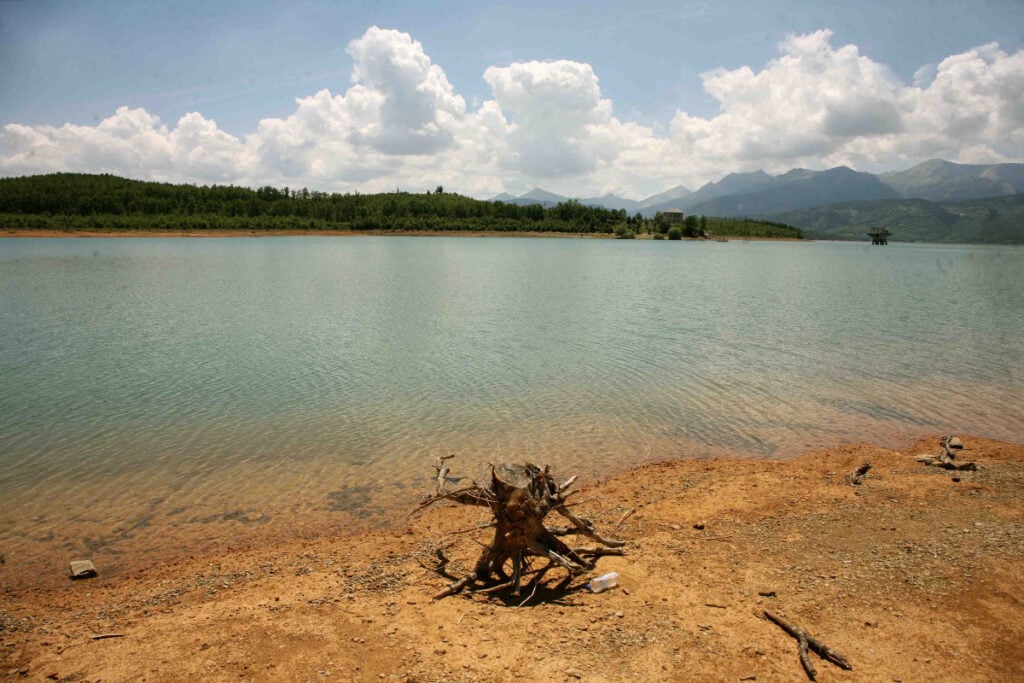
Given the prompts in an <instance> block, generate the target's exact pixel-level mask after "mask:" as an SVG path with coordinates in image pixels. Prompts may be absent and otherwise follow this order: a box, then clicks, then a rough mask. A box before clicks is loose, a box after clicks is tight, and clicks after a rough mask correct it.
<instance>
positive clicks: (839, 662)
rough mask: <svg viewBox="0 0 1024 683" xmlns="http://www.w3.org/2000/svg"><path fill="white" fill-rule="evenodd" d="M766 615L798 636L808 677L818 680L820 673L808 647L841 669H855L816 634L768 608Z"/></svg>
mask: <svg viewBox="0 0 1024 683" xmlns="http://www.w3.org/2000/svg"><path fill="white" fill-rule="evenodd" d="M764 615H765V616H766V617H768V619H770V620H772V621H773V622H775V623H776V624H778V625H779V626H780V627H781V628H782V630H783V631H785V632H786V633H788V634H789V635H791V636H793V637H794V638H796V642H797V644H798V646H799V648H800V664H802V665H803V667H804V671H806V672H807V678H809V679H811V680H812V681H815V680H817V678H816V676H817V675H818V672H817V671H815V669H814V665H813V664H811V657H810V655H809V654H808V653H807V649H808V648H810V649H811V650H814V651H815V652H816V653H818V656H819V657H821V658H822V659H827V660H828V661H830V662H832V663H833V664H835V665H836V666H838V667H839V668H840V669H846V670H847V671H853V666H852V665H851V664H850V662H849V661H847V659H846V657H844V656H843V655H841V654H839V653H838V652H836V651H835V650H833V649H832V648H830V647H829V646H827V645H825V643H823V642H821V641H820V640H818V639H817V638H815V637H814V636H812V635H810V634H808V633H807V632H806V631H804V630H803V629H802V628H800V627H799V626H797V625H796V624H791V623H790V622H788V621H786V620H785V619H783V618H782V617H780V616H777V615H775V614H772V613H771V612H769V611H768V610H765V611H764Z"/></svg>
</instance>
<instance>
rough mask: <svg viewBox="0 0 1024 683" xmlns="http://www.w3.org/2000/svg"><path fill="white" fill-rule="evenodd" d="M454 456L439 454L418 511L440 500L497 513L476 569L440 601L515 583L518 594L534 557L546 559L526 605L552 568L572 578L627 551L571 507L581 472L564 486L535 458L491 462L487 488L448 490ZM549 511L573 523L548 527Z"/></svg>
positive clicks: (618, 541)
mask: <svg viewBox="0 0 1024 683" xmlns="http://www.w3.org/2000/svg"><path fill="white" fill-rule="evenodd" d="M451 457H452V456H450V455H448V456H443V457H440V458H438V459H437V462H436V463H435V465H434V469H435V470H436V471H437V476H436V477H435V488H436V490H435V492H434V495H432V496H430V497H428V498H427V500H426V501H424V502H423V504H421V505H420V506H419V507H417V508H416V510H414V511H413V512H417V511H419V510H422V509H423V508H425V507H427V506H428V505H431V504H433V503H436V502H438V501H440V500H451V501H454V502H456V503H461V504H463V505H478V506H482V507H487V508H489V509H490V510H491V512H492V513H493V514H494V521H493V526H494V537H493V539H492V541H491V543H490V545H486V546H484V551H483V553H482V554H481V555H480V558H479V559H478V560H477V562H476V565H475V567H474V569H473V571H472V572H471V573H470V574H469V575H468V576H466V577H464V578H462V579H459V580H458V581H455V582H454V583H452V584H451V585H450V586H448V587H447V588H446V589H444V590H443V591H441V592H440V593H438V594H437V595H435V596H434V599H435V600H439V599H441V598H444V597H447V596H449V595H454V594H456V593H459V592H461V591H463V590H466V589H469V590H470V592H474V593H490V592H497V591H500V590H503V589H505V588H511V589H512V594H513V595H515V596H519V595H520V590H521V588H522V581H523V577H524V575H526V574H528V573H530V572H531V571H532V570H531V566H530V565H531V560H532V559H533V558H543V559H544V560H547V565H546V566H545V567H544V568H543V569H540V570H539V571H537V574H536V576H534V578H533V580H532V581H531V582H530V584H529V585H528V586H527V588H528V589H530V595H529V596H528V597H527V599H526V600H524V601H523V603H520V604H525V602H527V601H528V600H529V599H530V597H532V596H533V595H534V594H535V592H536V590H537V585H538V584H539V582H540V579H541V578H542V577H543V575H544V574H545V573H546V572H547V571H548V570H549V569H552V568H554V567H560V568H562V569H565V570H566V572H568V573H569V577H570V578H571V577H573V576H576V575H578V574H580V573H582V572H584V571H586V570H588V569H592V568H593V567H594V560H593V558H595V557H600V556H602V555H621V554H623V551H622V546H624V545H625V541H621V540H617V539H614V538H608V537H605V536H604V535H602V534H600V533H599V532H598V531H597V528H596V527H595V526H594V523H593V522H591V521H590V520H588V519H585V518H583V517H579V516H577V515H576V514H575V513H573V512H572V511H571V510H569V508H568V506H567V504H566V498H568V496H569V495H570V493H569V492H568V489H569V487H571V486H572V484H573V483H574V482H575V481H576V477H571V478H570V479H568V480H567V481H565V482H563V483H562V484H560V485H559V484H556V483H555V481H554V479H553V478H552V477H551V475H550V472H549V468H547V467H545V468H544V469H543V470H542V469H541V468H539V467H537V466H536V465H532V464H530V463H526V464H524V465H515V464H500V465H494V466H492V467H491V483H490V486H488V487H482V486H480V485H478V484H477V483H475V482H473V485H472V486H469V487H465V488H461V489H457V490H455V491H448V483H449V482H450V481H457V480H453V478H451V477H449V473H450V470H449V468H448V466H447V464H446V462H447V461H448V460H449V459H450V458H451ZM549 512H556V513H558V514H559V515H561V516H562V517H564V518H565V519H567V520H568V521H569V522H570V523H571V524H572V526H571V527H569V528H568V529H564V530H549V529H547V528H546V527H545V526H544V518H545V517H546V516H547V514H548V513H549ZM483 528H486V527H483ZM569 534H573V535H577V536H585V537H587V538H589V539H591V540H593V541H596V542H597V543H598V544H600V546H603V547H597V546H595V547H585V548H583V547H580V548H573V547H570V546H569V545H567V544H566V543H565V542H564V541H562V540H561V539H560V538H559V536H565V535H569ZM509 571H510V572H511V575H510V574H509ZM477 584H479V585H477Z"/></svg>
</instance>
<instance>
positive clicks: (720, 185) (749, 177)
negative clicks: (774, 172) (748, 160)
mask: <svg viewBox="0 0 1024 683" xmlns="http://www.w3.org/2000/svg"><path fill="white" fill-rule="evenodd" d="M771 181H772V177H771V176H770V175H768V174H767V173H765V172H764V171H752V172H750V173H730V174H729V175H727V176H725V177H724V178H722V179H721V180H719V181H718V182H716V183H706V184H705V185H704V186H703V187H701V188H700V189H699V190H697V191H696V192H691V193H690V194H688V195H685V196H683V197H678V198H673V199H669V200H668V201H662V202H657V203H652V204H647V205H646V206H645V207H644V215H648V216H653V215H654V214H655V213H657V212H658V211H665V210H666V209H681V210H682V211H685V212H687V213H693V212H692V211H691V209H692V208H693V207H694V206H696V205H697V204H701V203H703V202H707V201H710V200H712V199H715V198H717V197H722V196H725V195H734V194H743V193H747V192H751V191H754V190H757V189H759V188H762V187H764V186H765V185H767V184H769V183H770V182H771Z"/></svg>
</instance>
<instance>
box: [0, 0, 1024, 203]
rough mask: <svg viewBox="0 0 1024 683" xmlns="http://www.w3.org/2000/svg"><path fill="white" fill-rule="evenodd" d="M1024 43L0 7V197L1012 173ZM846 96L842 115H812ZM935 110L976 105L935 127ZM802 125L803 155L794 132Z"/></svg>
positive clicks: (540, 18) (560, 19)
mask: <svg viewBox="0 0 1024 683" xmlns="http://www.w3.org/2000/svg"><path fill="white" fill-rule="evenodd" d="M371 27H379V29H382V30H384V31H386V32H385V33H380V34H373V35H372V36H371V35H370V34H369V33H368V32H369V31H370V30H371ZM1022 27H1024V3H1022V2H1020V0H991V1H979V2H971V3H963V2H948V1H946V0H937V1H925V0H920V1H908V2H898V3H883V2H875V1H863V2H858V3H832V2H807V1H796V0H791V1H784V2H753V1H749V0H748V1H746V2H730V3H711V2H647V1H644V0H640V1H637V2H630V3H621V2H599V1H590V2H519V3H515V4H514V5H512V4H497V3H487V2H475V3H474V2H434V3H419V2H417V3H411V2H345V3H325V2H294V3H269V2H245V3H222V2H205V3H198V2H135V3H116V2H45V1H44V2H40V1H38V0H36V1H32V2H19V1H11V0H7V1H0V66H2V68H0V93H2V96H0V126H2V127H3V128H2V129H0V174H3V175H18V174H21V173H26V172H45V171H49V170H79V171H107V172H118V173H120V174H122V175H129V176H132V177H139V176H145V177H151V178H154V179H167V180H184V181H189V182H236V183H240V184H262V183H263V182H264V181H265V182H271V183H274V184H278V183H285V182H288V183H291V184H293V185H294V184H297V183H298V184H305V185H308V186H309V187H316V188H318V189H328V190H350V189H361V190H369V191H372V190H375V189H381V188H390V187H394V186H395V185H396V184H397V185H401V186H403V187H406V186H409V187H410V189H419V188H415V187H412V186H413V185H415V182H416V180H417V179H420V181H421V182H424V183H425V186H430V184H431V183H434V184H436V182H435V180H434V178H435V177H436V178H437V182H445V183H446V184H447V185H449V186H453V187H455V188H456V189H462V191H464V192H465V193H467V194H474V195H477V196H486V195H488V193H492V192H497V191H502V190H509V191H513V192H521V191H524V190H526V189H529V188H530V187H533V186H534V185H542V186H544V187H548V188H550V189H553V190H555V191H560V192H563V193H567V194H574V195H586V194H588V193H594V194H599V193H602V192H604V191H616V192H618V193H620V194H626V195H631V196H641V195H645V194H649V193H653V192H657V191H660V190H663V189H665V188H667V187H670V186H672V185H676V184H680V183H685V184H687V185H690V186H696V185H699V184H700V183H702V182H706V181H707V180H717V179H718V178H719V177H721V176H722V175H725V174H726V173H729V172H732V171H742V170H752V169H754V168H765V169H766V170H768V171H769V172H778V171H780V170H785V168H789V167H792V166H797V165H805V166H811V167H826V166H829V165H835V164H836V163H846V164H848V165H851V166H854V167H856V168H860V169H862V170H869V171H878V170H885V169H888V168H897V167H906V166H909V165H911V164H912V163H915V162H916V161H920V160H924V159H925V158H929V157H932V156H939V157H942V158H949V159H951V160H954V161H1021V160H1022V158H1021V153H1022V148H1024V137H1022V133H1021V125H1020V122H1019V119H1018V117H1015V116H1014V114H1013V112H1012V111H1003V110H1004V109H1007V108H1008V107H1009V108H1012V106H1013V103H1014V101H1015V97H1016V106H1017V108H1018V109H1020V108H1021V100H1020V96H1021V95H1022V92H1021V91H1022V90H1024V79H1022V78H1021V75H1020V73H1019V70H1020V69H1021V64H1020V62H1022V61H1024V57H1022V55H1021V49H1022V41H1024V28H1022ZM800 37H806V40H804V41H803V42H801V41H800ZM359 41H363V42H359ZM353 44H358V45H362V46H363V48H365V49H363V48H360V50H361V51H360V52H359V54H360V55H362V57H361V59H362V60H363V61H362V62H360V63H362V64H364V65H371V66H368V67H367V68H365V69H363V70H362V71H359V67H358V64H357V58H356V57H355V56H354V55H353V52H352V49H353V48H352V45H353ZM845 48H851V49H852V52H851V50H850V49H846V51H845V52H844V49H845ZM979 48H983V49H981V50H980V51H979ZM972 51H974V52H972ZM972 54H973V55H974V56H975V59H974V60H973V63H972V60H971V55H972ZM958 56H959V57H958ZM950 58H959V59H960V61H961V62H963V63H964V64H966V66H962V67H961V66H958V63H957V60H956V59H953V60H952V61H950ZM403 60H404V61H403ZM409 60H412V62H414V64H413V63H411V62H410V61H409ZM943 63H946V64H947V67H948V68H946V69H945V70H943V69H941V68H940V65H942V64H943ZM972 64H973V65H972ZM744 68H746V70H744ZM489 69H491V71H488V70H489ZM815 69H817V70H815ZM356 71H359V74H361V76H360V75H359V74H357V75H356V79H355V80H353V75H354V73H355V72H356ZM438 72H440V76H439V77H438ZM488 73H490V74H491V75H490V77H487V76H486V74H488ZM936 73H942V74H945V75H948V76H949V79H948V80H949V82H948V83H945V81H943V80H942V79H939V81H940V82H939V83H938V84H937V86H936V88H935V89H933V90H934V92H931V91H930V90H929V87H930V85H931V80H930V79H932V78H934V75H935V74H936ZM709 74H711V76H710V77H709ZM417 79H419V80H417ZM818 79H820V80H818ZM846 79H849V83H850V85H849V86H848V87H847V88H846V89H847V90H849V91H851V92H852V93H853V94H852V95H851V96H850V98H849V100H848V101H844V99H843V98H844V95H843V93H842V92H838V93H831V94H829V95H828V96H827V97H818V96H816V95H815V94H814V92H812V91H814V90H817V91H818V92H822V91H824V90H827V89H828V86H829V85H830V84H832V85H834V84H836V83H837V81H844V80H846ZM965 79H966V80H965ZM979 84H980V85H981V87H985V88H988V91H985V92H980V91H979V90H978V88H979ZM354 86H357V92H351V91H350V89H352V88H353V87H354ZM939 86H942V87H943V88H945V90H944V91H941V92H940V91H939V89H938V87H939ZM403 88H404V89H405V90H403ZM531 89H532V90H531ZM323 91H326V93H327V96H325V97H321V98H320V99H319V100H318V101H317V102H310V103H308V104H307V105H306V106H305V107H303V106H301V105H297V102H296V100H297V99H299V98H306V99H308V98H312V97H313V96H314V95H316V94H317V93H321V92H323ZM364 91H366V92H364ZM424 91H426V92H427V94H426V95H424V94H423V93H424ZM805 91H806V92H805ZM953 91H959V92H961V93H962V92H964V91H968V92H971V93H973V94H975V95H977V97H973V98H972V99H971V101H969V102H965V101H959V102H957V103H956V107H955V109H956V111H954V110H950V111H943V110H941V104H940V103H941V101H942V100H943V99H944V98H946V99H948V97H946V96H947V95H948V94H949V92H953ZM403 93H404V94H403ZM929 94H930V96H929ZM349 95H352V96H353V97H349ZM356 96H358V97H356ZM331 98H334V99H331ZM367 98H369V99H367ZM488 103H492V104H488ZM297 107H298V108H297ZM366 107H370V109H373V110H374V111H373V112H368V111H367V110H366ZM780 107H783V108H785V107H792V109H793V110H794V111H793V113H792V114H791V115H790V117H789V118H788V119H786V118H783V119H780V120H774V119H773V118H772V117H777V116H778V115H779V114H778V109H779V108H780ZM403 108H404V109H403ZM760 108H763V113H762V112H761V109H760ZM119 111H120V112H129V113H121V114H118V112H119ZM965 111H966V114H965ZM192 114H198V115H199V116H198V117H195V116H193V117H192V118H190V119H189V120H188V121H187V122H186V124H187V125H185V126H182V125H181V121H182V117H185V116H186V115H192ZM563 114H564V116H563ZM985 115H988V117H989V119H990V120H989V121H988V123H987V124H986V125H984V126H983V127H984V128H985V134H984V135H980V134H978V133H977V131H976V130H973V132H972V129H977V128H978V126H979V125H982V124H980V123H979V121H980V119H979V117H984V116H985ZM375 116H376V117H377V118H374V117H375ZM111 119H116V120H114V121H111V123H109V124H108V125H107V126H106V127H104V126H102V125H101V124H103V122H104V121H108V120H111ZM300 119H301V120H300ZM313 119H315V120H316V123H312V120H313ZM261 121H271V122H274V121H278V122H282V123H281V124H280V125H278V124H274V123H271V124H269V125H266V126H263V125H262V124H261V123H260V122H261ZM289 121H290V124H289ZM801 121H807V122H808V124H807V125H808V126H809V127H811V128H813V127H815V126H817V133H816V134H815V135H810V134H806V133H807V131H797V132H800V133H801V134H802V135H796V134H795V133H794V134H793V135H790V133H789V132H787V131H792V130H793V129H794V128H800V127H801V123H800V122H801ZM214 123H215V125H213V126H211V124H214ZM66 124H71V127H68V126H66ZM126 126H127V128H126ZM147 126H148V127H149V128H152V131H153V132H152V134H151V133H150V132H149V131H148V130H143V129H146V128H147ZM929 127H934V128H935V130H923V131H922V129H923V128H929ZM129 129H130V130H131V131H132V132H131V134H130V135H129V133H128V132H126V131H128V130H129ZM179 129H180V131H179V132H180V134H179V135H177V136H173V133H174V132H175V131H178V130H179ZM111 131H115V132H111ZM912 131H916V133H915V134H914V135H911V132H912ZM967 133H970V134H967ZM104 135H114V137H115V138H116V140H113V139H112V141H110V142H107V143H105V142H104V138H103V136H104ZM127 137H132V138H133V139H132V140H129V141H127V142H126V143H125V144H122V143H123V142H125V141H126V139H127ZM186 138H187V140H186ZM790 138H792V139H790ZM716 140H717V142H715V141H716ZM736 140H739V141H740V143H737V144H734V143H735V142H736ZM314 148H316V149H319V148H329V149H330V150H331V155H330V156H329V157H328V156H324V157H322V158H320V157H317V155H316V152H315V151H311V150H313V149H314ZM645 168H648V169H649V171H645ZM425 169H432V170H434V171H435V173H434V175H433V176H432V177H431V178H430V179H429V180H426V179H424V178H423V173H424V170H425ZM617 169H618V170H617Z"/></svg>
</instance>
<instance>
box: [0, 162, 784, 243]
mask: <svg viewBox="0 0 1024 683" xmlns="http://www.w3.org/2000/svg"><path fill="white" fill-rule="evenodd" d="M705 225H706V227H707V230H708V231H710V232H713V233H714V234H717V235H729V234H735V235H751V236H784V237H799V236H800V231H799V230H796V229H795V228H791V227H789V226H785V225H781V224H778V223H763V222H761V221H731V220H730V221H713V220H711V219H708V220H707V221H706V223H705ZM0 229H8V230H33V229H46V230H62V231H77V230H88V231H132V230H173V231H196V230H355V231H368V230H396V231H418V230H422V231H466V230H472V231H497V232H566V233H608V234H612V233H615V234H616V235H618V236H630V235H634V234H636V233H641V232H644V231H648V232H655V231H660V232H667V229H666V228H665V224H664V222H663V221H660V220H654V219H644V218H643V217H641V216H640V215H639V214H635V215H632V216H630V215H629V214H628V213H627V212H626V211H625V210H623V209H618V210H616V209H606V208H603V207H597V206H586V205H583V204H581V203H580V202H577V201H565V202H561V203H559V204H557V205H556V206H552V207H543V206H540V205H538V204H534V205H528V206H520V205H516V204H508V203H504V202H495V201H480V200H477V199H472V198H469V197H464V196H461V195H458V194H453V193H449V192H445V191H444V189H443V188H441V187H438V188H437V190H436V191H434V192H427V193H425V194H411V193H408V192H397V191H396V192H392V193H386V194H365V195H364V194H328V193H324V192H315V191H309V190H307V189H305V188H303V189H299V190H293V189H290V188H282V189H277V188H274V187H269V186H267V187H261V188H259V189H257V190H252V189H249V188H244V187H233V186H218V185H214V186H201V187H199V186H195V185H172V184H168V183H154V182H142V181H136V180H128V179H125V178H119V177H117V176H111V175H90V174H77V173H56V174H49V175H40V176H27V177H21V178H0ZM730 230H732V231H733V232H730Z"/></svg>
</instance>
